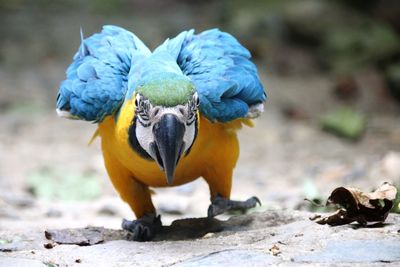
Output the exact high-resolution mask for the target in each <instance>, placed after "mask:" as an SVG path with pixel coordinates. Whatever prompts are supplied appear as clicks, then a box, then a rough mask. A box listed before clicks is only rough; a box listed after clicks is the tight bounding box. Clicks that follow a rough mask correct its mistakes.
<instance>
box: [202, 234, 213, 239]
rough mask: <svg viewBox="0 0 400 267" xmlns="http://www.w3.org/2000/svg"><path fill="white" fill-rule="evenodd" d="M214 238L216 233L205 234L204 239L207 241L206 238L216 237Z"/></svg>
mask: <svg viewBox="0 0 400 267" xmlns="http://www.w3.org/2000/svg"><path fill="white" fill-rule="evenodd" d="M214 236H215V234H214V233H207V234H205V235H204V236H203V238H204V239H206V238H211V237H214Z"/></svg>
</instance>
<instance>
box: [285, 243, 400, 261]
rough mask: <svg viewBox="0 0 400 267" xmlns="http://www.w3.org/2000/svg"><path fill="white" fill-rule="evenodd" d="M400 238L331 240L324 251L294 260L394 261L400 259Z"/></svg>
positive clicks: (297, 257)
mask: <svg viewBox="0 0 400 267" xmlns="http://www.w3.org/2000/svg"><path fill="white" fill-rule="evenodd" d="M399 241H400V240H399V239H389V240H331V241H329V242H328V243H327V245H326V247H325V248H324V249H323V250H322V252H316V253H311V254H307V255H301V256H296V257H294V258H293V260H294V262H313V263H316V262H329V263H342V262H364V263H366V262H394V261H400V242H399Z"/></svg>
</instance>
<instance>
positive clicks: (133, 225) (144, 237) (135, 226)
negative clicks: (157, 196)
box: [121, 215, 162, 241]
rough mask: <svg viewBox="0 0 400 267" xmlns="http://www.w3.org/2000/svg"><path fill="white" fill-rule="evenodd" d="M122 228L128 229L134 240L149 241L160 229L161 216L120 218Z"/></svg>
mask: <svg viewBox="0 0 400 267" xmlns="http://www.w3.org/2000/svg"><path fill="white" fill-rule="evenodd" d="M121 226H122V229H124V230H127V231H129V232H130V233H131V234H132V236H131V237H132V239H133V240H134V241H149V240H151V239H152V238H153V237H154V236H155V234H156V233H157V232H159V231H160V230H161V227H162V224H161V217H160V215H159V216H156V217H154V216H144V217H142V218H139V219H137V220H133V221H128V220H126V219H122V225H121Z"/></svg>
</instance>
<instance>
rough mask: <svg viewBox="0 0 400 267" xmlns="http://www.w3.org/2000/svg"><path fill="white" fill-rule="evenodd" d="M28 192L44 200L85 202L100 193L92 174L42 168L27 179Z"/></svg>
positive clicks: (97, 181)
mask: <svg viewBox="0 0 400 267" xmlns="http://www.w3.org/2000/svg"><path fill="white" fill-rule="evenodd" d="M27 182H28V186H29V190H30V191H31V192H32V193H33V194H34V195H35V196H37V197H38V198H41V199H44V200H63V201H85V200H92V199H95V198H97V197H98V196H99V195H100V193H101V187H100V182H99V180H98V178H97V177H96V176H94V175H92V174H86V175H85V174H83V175H82V174H74V173H70V172H66V171H64V170H60V169H53V168H44V169H42V170H39V171H37V172H35V173H33V174H31V176H30V177H28V181H27Z"/></svg>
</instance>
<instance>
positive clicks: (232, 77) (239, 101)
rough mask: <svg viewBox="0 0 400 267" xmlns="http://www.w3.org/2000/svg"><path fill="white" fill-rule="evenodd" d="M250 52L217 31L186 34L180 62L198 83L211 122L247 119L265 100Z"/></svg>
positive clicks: (182, 67)
mask: <svg viewBox="0 0 400 267" xmlns="http://www.w3.org/2000/svg"><path fill="white" fill-rule="evenodd" d="M250 57H251V55H250V52H249V51H248V50H247V49H246V48H244V47H243V46H242V45H241V44H240V43H239V42H238V41H237V40H236V39H235V38H234V37H233V36H232V35H230V34H228V33H225V32H221V31H219V30H218V29H213V30H208V31H205V32H202V33H200V34H198V35H194V34H193V31H191V32H187V33H186V36H185V40H184V42H183V43H182V46H181V50H180V53H179V55H178V58H177V62H178V64H179V66H180V67H181V69H182V71H183V73H184V74H185V75H187V76H188V77H189V78H190V79H191V80H192V81H193V83H194V84H195V86H196V90H197V92H198V94H199V97H200V111H201V113H202V114H204V115H205V116H206V117H207V118H208V119H210V120H212V121H221V122H226V121H230V120H234V119H237V118H241V117H244V116H245V115H246V114H247V112H248V110H249V106H251V105H253V104H256V103H260V102H263V101H264V100H265V99H266V94H265V92H264V89H263V86H262V85H261V82H260V80H259V77H258V74H257V68H256V66H255V65H254V64H253V63H252V62H251V61H250Z"/></svg>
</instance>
